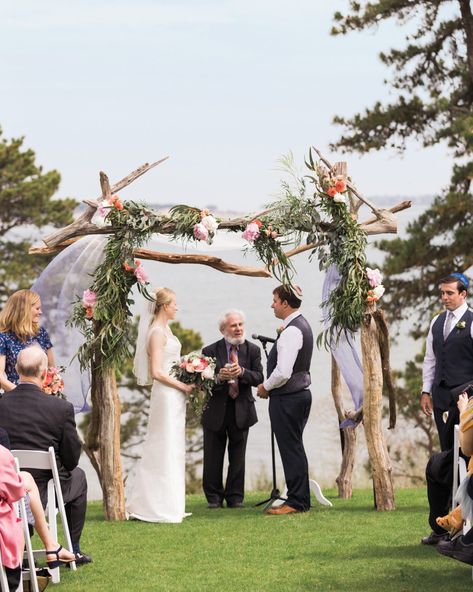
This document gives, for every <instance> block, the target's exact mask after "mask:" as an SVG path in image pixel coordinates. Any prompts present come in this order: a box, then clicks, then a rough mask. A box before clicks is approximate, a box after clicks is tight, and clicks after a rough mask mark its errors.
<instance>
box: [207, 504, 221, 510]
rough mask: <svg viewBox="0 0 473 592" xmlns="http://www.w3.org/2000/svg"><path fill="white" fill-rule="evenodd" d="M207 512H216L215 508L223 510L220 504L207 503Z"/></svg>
mask: <svg viewBox="0 0 473 592" xmlns="http://www.w3.org/2000/svg"><path fill="white" fill-rule="evenodd" d="M207 508H208V509H209V510H216V509H217V508H223V504H222V502H209V503H208V504H207Z"/></svg>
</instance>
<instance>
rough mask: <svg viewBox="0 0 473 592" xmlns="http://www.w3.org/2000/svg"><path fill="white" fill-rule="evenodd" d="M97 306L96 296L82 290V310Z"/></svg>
mask: <svg viewBox="0 0 473 592" xmlns="http://www.w3.org/2000/svg"><path fill="white" fill-rule="evenodd" d="M96 304H97V294H96V293H95V292H93V291H92V290H84V293H83V294H82V305H83V307H84V308H92V307H93V306H95V305H96Z"/></svg>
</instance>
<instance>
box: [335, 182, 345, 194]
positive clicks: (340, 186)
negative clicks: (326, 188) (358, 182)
mask: <svg viewBox="0 0 473 592" xmlns="http://www.w3.org/2000/svg"><path fill="white" fill-rule="evenodd" d="M346 188H347V186H346V184H345V181H343V180H342V179H340V180H338V181H337V182H336V183H335V189H336V190H337V193H341V192H342V191H345V189H346Z"/></svg>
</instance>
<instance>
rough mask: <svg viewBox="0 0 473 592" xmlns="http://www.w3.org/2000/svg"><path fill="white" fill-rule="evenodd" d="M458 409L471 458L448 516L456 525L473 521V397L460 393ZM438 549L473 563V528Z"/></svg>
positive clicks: (463, 440)
mask: <svg viewBox="0 0 473 592" xmlns="http://www.w3.org/2000/svg"><path fill="white" fill-rule="evenodd" d="M458 409H459V410H460V446H461V450H462V452H463V454H464V455H465V456H469V457H471V458H470V462H469V464H468V474H467V476H466V477H465V479H463V481H462V482H461V484H460V487H459V488H458V491H457V494H456V498H455V501H456V502H457V503H458V504H459V506H458V507H457V508H455V509H454V510H453V511H452V512H451V513H450V515H449V516H448V517H446V518H447V520H446V522H447V526H448V523H449V522H451V523H452V526H455V525H456V524H457V523H463V520H470V521H473V397H471V398H470V399H468V396H467V395H466V394H465V393H463V394H462V395H460V397H459V399H458ZM450 530H453V528H451V529H450ZM457 530H459V528H458V529H457ZM437 550H438V552H439V553H442V555H447V556H448V557H453V558H454V559H458V560H459V561H463V563H468V564H469V565H473V528H472V529H470V530H469V531H468V532H467V533H466V534H465V535H462V536H459V537H457V538H455V539H452V540H444V541H440V542H439V543H438V545H437Z"/></svg>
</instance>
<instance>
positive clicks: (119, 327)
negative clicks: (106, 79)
mask: <svg viewBox="0 0 473 592" xmlns="http://www.w3.org/2000/svg"><path fill="white" fill-rule="evenodd" d="M284 164H285V166H286V167H287V169H288V170H290V172H291V174H292V175H293V178H294V179H295V180H296V188H295V189H294V188H293V187H291V186H290V185H289V183H286V182H285V183H283V190H284V195H283V196H282V197H281V198H280V199H279V200H278V201H276V202H274V203H272V204H269V205H268V207H267V210H266V211H265V212H264V213H263V214H261V215H260V216H259V217H257V218H254V219H249V222H247V223H246V222H245V221H242V223H241V225H240V224H232V225H231V226H229V225H224V227H226V228H227V229H229V230H233V231H237V232H238V231H239V232H241V233H242V238H243V239H245V240H246V241H247V243H248V247H247V248H249V249H252V250H254V251H255V252H256V253H257V255H258V257H259V258H260V260H261V261H263V262H264V263H265V265H266V267H267V268H268V269H269V270H270V271H271V272H272V273H273V275H275V277H277V278H278V279H279V280H280V281H281V282H282V283H284V284H290V283H291V278H292V277H293V273H294V268H293V267H292V264H291V262H290V260H289V258H288V257H287V255H286V253H285V252H284V247H285V246H286V245H288V244H290V243H291V244H294V243H295V244H300V243H301V242H302V241H303V240H305V241H306V243H307V244H313V243H315V245H316V246H315V247H314V250H313V251H312V255H313V254H314V253H316V254H317V256H318V259H319V267H320V268H321V269H327V268H328V267H329V266H330V265H336V267H337V269H338V271H339V273H340V278H341V279H340V283H339V284H338V286H337V287H336V288H335V289H334V290H333V291H332V293H331V294H330V297H329V299H328V301H327V302H325V303H323V304H324V305H328V307H329V310H330V329H329V330H328V331H327V332H326V333H325V335H324V338H325V340H326V343H327V342H328V340H329V339H330V338H331V337H332V336H338V335H340V333H341V332H342V331H349V332H354V331H356V330H357V329H358V327H359V325H360V323H361V321H362V318H363V313H364V312H365V309H366V303H367V302H374V301H376V300H378V299H379V298H380V297H381V296H382V294H383V292H384V287H383V286H382V284H381V276H380V273H379V270H373V269H370V268H369V267H367V265H366V256H365V248H366V244H367V240H366V234H365V232H364V231H363V230H362V229H361V228H360V226H359V225H358V223H357V221H356V219H355V217H354V216H352V214H351V212H350V208H349V204H350V200H349V191H348V188H347V185H346V181H345V180H344V179H343V177H340V176H335V175H333V174H332V172H331V171H330V170H329V169H327V168H326V167H325V166H324V165H322V164H320V163H315V162H314V160H313V158H312V152H311V151H310V152H309V159H308V161H307V162H306V166H307V168H308V169H309V170H310V171H311V173H315V174H310V175H306V176H304V177H302V178H301V177H300V176H297V175H295V174H294V172H293V170H291V168H292V167H293V161H292V160H291V159H289V158H288V159H287V160H286V161H285V162H284ZM307 182H309V183H311V184H313V185H314V187H315V191H314V193H313V194H312V195H309V194H308V191H307ZM92 222H93V223H95V224H96V225H97V226H110V227H111V228H112V229H113V233H111V234H110V236H109V238H108V241H107V245H106V247H105V259H104V261H103V263H102V264H101V265H99V266H98V267H97V269H96V270H95V273H94V276H93V280H92V282H91V285H90V287H89V288H88V289H87V290H85V291H84V294H83V297H82V298H81V299H79V300H78V301H77V302H76V303H75V304H74V307H73V311H72V315H71V318H70V320H69V324H71V325H73V326H76V327H78V328H79V329H80V330H81V332H82V333H83V335H84V337H85V342H84V344H83V345H82V346H81V348H80V349H79V352H78V357H79V361H80V363H81V365H82V367H87V366H88V365H89V364H90V363H91V362H92V361H93V360H94V358H95V361H96V363H97V357H98V358H100V360H101V361H100V364H101V365H103V366H107V367H110V368H113V367H118V366H119V365H120V363H121V362H122V361H123V360H124V359H125V358H126V357H127V356H128V355H129V354H130V352H131V344H130V343H129V340H128V335H129V333H130V332H129V328H130V319H131V316H132V313H131V310H130V306H131V305H132V304H133V300H132V299H131V298H130V296H129V293H130V291H131V289H132V288H133V286H135V285H136V286H137V288H138V291H139V292H140V293H141V294H142V295H143V296H144V297H145V298H148V299H152V296H151V295H150V294H149V292H148V281H147V274H146V272H145V270H144V268H143V266H142V264H141V262H140V261H139V260H137V259H135V258H134V256H133V254H134V252H135V250H136V249H137V248H139V247H141V246H142V245H144V244H146V242H147V241H148V240H149V239H150V237H151V235H152V234H154V233H158V232H161V233H166V234H169V235H171V236H172V237H173V238H174V239H181V240H192V241H205V242H207V243H208V244H212V242H213V240H214V238H215V236H216V233H217V231H218V228H219V227H220V226H221V225H222V222H221V221H220V220H219V219H218V218H216V217H214V216H213V215H212V214H211V213H210V212H209V210H207V209H204V210H199V209H198V208H193V207H189V206H185V205H179V206H175V207H174V208H172V209H171V210H170V212H169V214H167V215H165V214H160V213H157V212H155V211H153V210H151V209H149V208H147V207H146V206H145V205H142V204H137V203H135V202H132V201H127V202H122V201H121V200H120V198H119V197H118V196H117V195H113V196H111V197H110V198H107V199H105V200H103V201H102V202H101V203H100V204H99V207H98V209H97V212H96V214H95V215H94V217H93V218H92ZM97 352H100V354H101V355H100V356H97V355H96V354H97Z"/></svg>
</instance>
